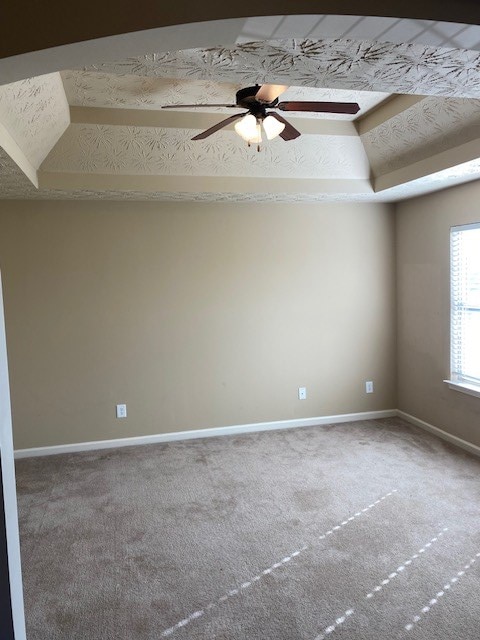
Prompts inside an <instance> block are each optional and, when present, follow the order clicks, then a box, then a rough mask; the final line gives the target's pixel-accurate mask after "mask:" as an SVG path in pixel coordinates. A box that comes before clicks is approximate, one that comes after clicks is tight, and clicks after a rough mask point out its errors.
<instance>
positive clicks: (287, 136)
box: [267, 111, 302, 140]
mask: <svg viewBox="0 0 480 640" xmlns="http://www.w3.org/2000/svg"><path fill="white" fill-rule="evenodd" d="M267 115H269V116H272V118H275V119H276V120H278V121H279V122H283V124H284V125H285V129H284V130H283V131H282V133H280V134H279V135H280V137H281V138H283V139H284V140H295V138H298V136H300V135H302V134H301V133H300V131H298V129H295V127H294V126H293V125H291V124H290V123H289V122H288V120H285V118H283V117H282V116H281V115H280V114H279V113H275V112H274V111H269V112H268V113H267Z"/></svg>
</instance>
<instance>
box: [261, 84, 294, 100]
mask: <svg viewBox="0 0 480 640" xmlns="http://www.w3.org/2000/svg"><path fill="white" fill-rule="evenodd" d="M287 89H288V86H286V85H284V84H263V85H262V86H261V87H260V89H259V90H258V91H257V93H256V94H255V100H258V101H259V102H265V103H267V104H270V102H273V101H274V100H275V99H276V98H278V96H279V95H280V94H281V93H283V92H284V91H286V90H287Z"/></svg>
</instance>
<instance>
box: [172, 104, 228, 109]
mask: <svg viewBox="0 0 480 640" xmlns="http://www.w3.org/2000/svg"><path fill="white" fill-rule="evenodd" d="M194 107H225V108H227V109H238V105H236V104H167V105H165V106H163V107H161V108H162V109H192V108H194Z"/></svg>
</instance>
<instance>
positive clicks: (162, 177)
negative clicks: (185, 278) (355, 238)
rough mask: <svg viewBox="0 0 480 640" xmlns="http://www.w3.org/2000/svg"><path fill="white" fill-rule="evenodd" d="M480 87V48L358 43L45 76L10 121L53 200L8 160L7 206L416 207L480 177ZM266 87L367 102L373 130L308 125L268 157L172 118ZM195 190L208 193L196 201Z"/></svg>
mask: <svg viewBox="0 0 480 640" xmlns="http://www.w3.org/2000/svg"><path fill="white" fill-rule="evenodd" d="M259 70H261V71H259ZM479 80H480V54H479V53H478V52H476V51H465V50H454V49H450V50H447V49H438V48H435V47H429V46H425V45H419V44H405V45H402V44H391V43H372V42H366V41H358V40H345V39H344V40H333V39H330V40H312V39H289V40H281V41H275V42H253V43H251V42H250V43H247V44H239V45H236V46H234V47H231V48H212V49H192V50H188V51H179V52H175V53H163V54H151V55H148V56H143V57H140V58H129V59H126V60H124V61H119V62H114V63H105V64H101V65H96V66H95V67H92V68H90V69H88V70H85V71H79V70H76V71H65V72H62V76H60V74H50V75H49V76H42V77H39V78H33V79H30V80H25V81H21V82H17V83H15V84H13V85H6V86H4V87H0V123H1V124H2V125H3V126H4V128H5V130H7V132H10V134H11V137H12V138H13V139H14V141H15V142H16V144H17V146H18V148H19V149H20V150H21V152H22V153H23V154H24V157H25V159H26V160H27V162H28V163H29V165H30V167H33V171H34V172H35V173H37V170H38V176H37V177H38V180H39V182H40V186H41V189H40V190H38V191H35V189H33V187H30V186H29V187H28V188H27V187H25V183H24V182H22V180H21V179H20V177H19V175H18V172H17V171H16V170H15V169H12V167H11V166H10V165H9V163H8V162H6V161H5V155H4V154H3V160H2V158H1V157H0V176H1V182H0V188H1V189H2V192H1V194H0V196H1V197H47V195H48V194H52V193H55V191H54V189H55V190H56V193H57V195H58V196H59V197H60V194H71V197H80V196H79V194H81V193H83V194H85V197H90V196H87V195H86V194H100V195H99V196H98V197H112V198H115V197H117V196H116V195H115V194H120V193H125V194H126V193H128V194H130V195H129V196H128V197H132V199H135V198H138V199H163V200H168V199H172V200H175V199H180V200H182V199H191V200H197V199H198V200H208V201H210V200H212V199H216V200H221V201H239V200H247V201H248V199H249V198H250V199H257V201H259V200H261V199H262V198H263V201H269V200H268V198H271V201H288V202H290V201H299V202H310V201H321V200H322V199H329V200H335V199H338V200H351V199H356V200H361V199H367V200H368V199H372V200H375V199H377V200H378V199H385V198H388V199H392V200H393V199H399V198H402V197H409V196H411V195H417V194H419V193H423V192H427V191H429V190H433V189H438V188H440V186H441V185H442V186H449V185H450V184H455V183H457V182H459V181H461V180H467V179H474V178H475V177H477V176H478V175H479V171H480V168H479V164H478V162H476V158H477V157H478V156H479V155H480V143H479V140H477V137H476V136H477V129H478V125H479V124H480V82H479ZM265 81H268V82H274V83H282V84H283V83H285V84H288V85H291V88H290V89H289V90H288V92H287V93H286V94H285V95H286V96H287V98H288V99H300V100H302V99H303V100H308V99H312V100H319V99H320V100H342V101H358V102H359V104H360V105H361V111H360V119H357V120H356V122H355V123H352V122H345V118H343V120H344V121H343V122H342V121H341V120H342V118H341V117H337V120H335V121H334V119H333V118H332V117H331V116H328V118H325V116H324V115H322V116H309V117H304V116H302V117H298V122H299V123H300V124H299V125H298V126H299V127H301V126H304V127H305V131H304V134H303V135H302V136H301V138H299V139H298V140H296V141H290V142H288V143H285V142H283V141H281V140H278V139H277V140H274V141H272V142H269V143H268V144H267V145H265V146H264V147H263V148H262V152H261V153H260V154H258V153H256V151H255V150H254V149H248V148H247V147H246V146H245V143H243V142H242V141H241V140H240V139H239V138H238V137H237V136H236V134H235V133H234V132H233V131H232V130H228V129H226V130H224V131H222V132H219V133H217V134H215V136H212V138H209V139H207V140H205V141H203V142H201V143H199V142H192V141H191V137H192V136H193V135H194V134H195V133H198V131H199V130H200V128H201V127H202V126H203V125H202V124H201V122H203V120H208V118H210V119H212V118H214V119H215V120H217V119H221V118H222V117H223V115H222V113H223V112H222V110H218V111H213V112H212V111H210V112H209V114H207V113H203V115H202V114H201V113H199V112H198V110H195V111H194V112H189V111H183V112H169V114H170V115H169V118H170V119H169V123H166V120H167V112H161V111H160V110H159V107H160V106H161V105H162V104H175V103H176V104H178V103H185V102H192V103H208V102H221V103H223V102H225V103H231V102H232V101H233V96H234V94H235V92H236V91H237V90H238V88H239V87H241V86H245V85H246V84H252V83H256V82H258V83H263V82H265ZM295 85H300V86H295ZM325 87H328V88H326V89H325ZM318 92H321V97H320V96H319V94H318ZM362 92H363V93H362ZM392 93H396V94H411V97H410V98H408V100H406V99H405V98H402V97H393V98H392V99H390V98H389V96H390V95H391V94H392ZM416 94H422V95H419V96H416ZM423 95H425V96H428V97H423ZM447 95H448V96H450V97H444V96H447ZM452 96H455V97H452ZM472 97H473V98H478V99H472ZM67 98H68V103H67ZM386 99H389V100H386ZM69 104H70V105H71V107H72V109H71V113H72V122H71V124H70V125H69V122H70V111H69ZM372 109H373V110H374V112H373V113H372V112H371V110H372ZM120 111H123V116H122V117H121V118H119V117H118V114H119V112H120ZM229 114H231V112H229ZM289 117H290V116H289ZM162 118H163V120H162ZM187 118H188V119H187ZM190 118H191V120H190ZM152 119H153V121H156V124H154V125H153V126H152V124H151V123H152ZM295 126H297V124H296V125H295ZM195 127H198V129H196V128H195ZM355 127H357V129H358V132H359V133H357V130H356V128H355ZM0 133H1V132H0ZM62 134H63V135H62ZM57 140H58V142H57ZM55 143H56V144H55ZM0 144H2V141H1V140H0ZM3 146H4V147H5V145H3ZM52 147H53V148H52ZM477 147H478V149H477ZM5 148H7V147H5ZM459 149H460V151H459ZM450 152H452V153H450ZM449 154H450V155H449ZM475 154H477V155H475ZM10 155H11V156H12V157H14V156H13V155H12V154H10ZM432 158H434V159H435V161H433V160H432ZM15 159H16V158H15ZM19 166H21V164H20V163H19ZM453 167H455V168H453ZM457 167H458V168H457ZM22 168H24V167H22ZM20 173H21V172H20ZM22 175H23V174H22ZM27 175H29V174H28V173H27ZM370 175H371V176H373V181H372V182H370V181H369V176H370ZM122 176H123V177H124V178H126V179H122ZM439 176H441V179H442V182H440V178H439ZM196 177H197V178H199V179H200V178H205V180H204V185H203V187H202V185H201V183H200V182H198V183H197V182H195V178H196ZM182 180H183V183H184V184H185V182H186V181H187V182H191V184H195V185H197V184H198V186H196V187H195V188H194V187H191V188H189V189H185V190H183V188H182V186H181V185H182ZM262 184H264V185H267V184H268V185H269V186H270V187H271V192H270V194H267V193H266V192H262ZM382 190H383V193H380V194H378V193H375V191H382ZM15 194H17V195H15ZM19 194H20V195H19ZM74 194H75V195H74ZM101 194H104V195H103V196H102V195H101ZM105 194H110V195H109V196H108V195H107V196H105ZM133 194H135V195H133ZM215 194H216V195H215ZM52 197H53V196H52ZM63 197H67V196H65V195H63ZM91 197H94V196H93V195H91Z"/></svg>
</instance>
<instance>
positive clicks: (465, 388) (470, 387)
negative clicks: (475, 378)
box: [444, 380, 480, 398]
mask: <svg viewBox="0 0 480 640" xmlns="http://www.w3.org/2000/svg"><path fill="white" fill-rule="evenodd" d="M444 382H445V383H446V384H448V386H449V388H450V389H453V390H454V391H460V392H461V393H468V395H469V396H476V397H477V398H480V387H479V386H476V385H474V384H467V383H466V382H455V381H454V380H444Z"/></svg>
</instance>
